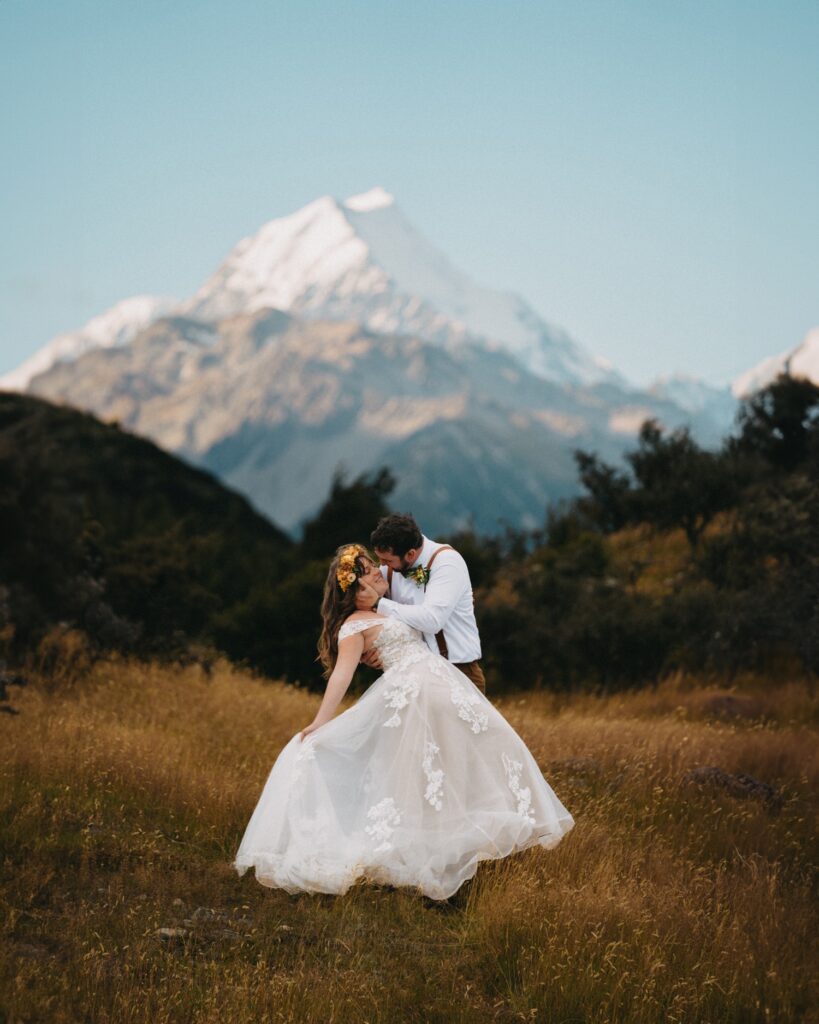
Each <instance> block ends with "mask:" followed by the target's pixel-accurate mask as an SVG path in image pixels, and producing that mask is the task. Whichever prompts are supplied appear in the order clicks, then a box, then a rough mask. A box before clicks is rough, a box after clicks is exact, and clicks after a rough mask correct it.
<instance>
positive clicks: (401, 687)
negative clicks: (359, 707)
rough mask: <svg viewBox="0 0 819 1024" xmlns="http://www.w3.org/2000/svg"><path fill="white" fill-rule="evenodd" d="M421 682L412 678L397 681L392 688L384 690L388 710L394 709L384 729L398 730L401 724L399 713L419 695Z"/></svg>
mask: <svg viewBox="0 0 819 1024" xmlns="http://www.w3.org/2000/svg"><path fill="white" fill-rule="evenodd" d="M419 686H420V684H419V682H418V680H417V679H413V678H412V677H409V678H407V677H404V678H402V679H396V681H395V682H394V683H393V685H392V686H388V687H387V688H386V689H385V690H384V703H385V704H386V705H387V707H388V708H393V715H392V717H390V718H388V719H387V721H386V722H384V728H386V729H390V728H393V729H394V728H397V727H398V726H399V725H400V724H401V716H400V715H399V714H398V712H399V711H401V710H403V709H404V708H405V707H406V706H407V704H409V702H410V700H411V699H412V698H413V697H416V696H417V695H418V689H419Z"/></svg>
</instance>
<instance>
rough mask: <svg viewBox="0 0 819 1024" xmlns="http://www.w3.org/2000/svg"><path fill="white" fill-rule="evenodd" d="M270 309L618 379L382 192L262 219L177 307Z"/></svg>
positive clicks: (571, 373)
mask: <svg viewBox="0 0 819 1024" xmlns="http://www.w3.org/2000/svg"><path fill="white" fill-rule="evenodd" d="M268 306H272V307H276V308H279V309H283V310H286V311H287V312H289V313H292V314H295V315H299V316H303V317H309V318H316V319H330V320H354V321H356V322H358V323H361V324H363V325H364V326H366V327H368V328H369V329H371V330H375V331H378V332H380V333H384V334H412V335H415V336H417V337H422V338H425V339H427V340H429V341H433V342H436V343H439V344H444V345H445V346H447V347H452V346H457V345H459V344H461V343H463V342H465V341H467V342H468V341H472V342H479V343H483V344H488V345H490V346H496V347H499V348H502V349H504V350H505V351H507V352H509V353H511V354H512V355H513V356H514V357H515V358H517V359H518V360H519V361H520V362H521V363H523V365H524V366H526V368H527V369H529V370H530V371H531V372H533V373H535V374H537V375H538V376H541V377H544V378H546V379H551V380H556V381H559V382H562V383H571V384H593V383H596V382H598V381H601V380H614V379H619V377H618V376H617V375H616V374H615V373H613V371H612V370H611V368H610V366H609V365H608V364H607V363H605V362H604V361H603V360H598V359H595V358H594V357H593V356H591V355H590V354H588V353H586V352H585V351H584V350H583V349H582V348H580V346H578V345H577V344H575V343H574V342H573V341H572V339H571V338H570V337H569V336H568V335H567V334H566V333H565V332H564V331H561V330H560V329H558V328H555V327H553V326H551V325H549V324H547V323H546V322H545V321H544V320H543V319H542V318H541V317H540V316H539V315H538V314H537V313H536V312H535V311H534V310H533V309H532V308H531V307H530V306H529V305H527V303H526V302H524V300H523V299H522V298H520V297H519V296H517V295H514V294H512V293H508V292H500V291H496V290H494V289H490V288H485V287H483V286H481V285H479V284H476V283H475V282H474V281H472V280H471V279H470V278H469V277H467V276H466V275H465V274H463V273H461V272H460V271H459V270H457V269H456V268H455V267H453V266H452V264H451V263H450V262H449V261H448V260H447V258H446V257H445V256H444V255H443V254H442V253H441V252H440V251H439V250H438V249H437V248H436V247H435V246H434V245H432V243H430V242H429V241H428V240H427V239H426V238H424V236H423V235H421V234H420V233H419V232H418V231H416V230H415V228H414V227H413V226H412V225H411V224H410V223H409V221H407V219H406V218H405V217H404V215H403V214H402V213H401V211H400V209H399V207H398V205H397V204H396V202H395V199H394V197H393V196H392V195H390V193H389V192H387V191H386V190H385V189H383V188H381V187H376V188H373V189H371V190H370V191H369V192H363V193H361V194H359V195H355V196H351V197H350V198H349V199H347V200H346V201H344V202H343V203H341V202H339V201H338V200H336V199H334V198H332V197H331V196H323V197H321V198H320V199H316V200H314V201H313V202H312V203H308V205H307V206H305V207H303V208H302V209H300V210H297V211H296V212H295V213H293V214H290V215H289V216H287V217H280V218H277V219H276V220H272V221H269V222H268V223H267V224H265V225H263V226H262V227H261V228H260V229H259V231H257V232H256V234H254V235H251V236H249V237H247V238H244V239H242V240H241V241H240V242H239V243H238V244H237V245H236V246H235V248H234V249H233V250H232V251H231V252H230V253H229V254H228V256H227V258H226V259H225V260H224V262H223V263H222V264H221V266H220V267H219V268H218V269H217V270H216V272H215V273H214V274H212V275H211V276H210V277H209V278H208V279H207V280H206V281H205V282H204V284H203V285H202V286H201V287H200V288H199V290H198V291H197V292H196V293H195V295H194V296H193V297H192V298H191V299H190V300H188V301H187V302H185V303H183V304H182V305H181V306H180V307H179V312H180V313H182V314H183V315H187V316H191V317H194V318H196V319H199V320H211V321H217V320H221V319H224V318H225V317H227V316H232V315H235V314H237V313H240V312H242V313H250V312H253V311H254V310H257V309H261V308H263V307H268Z"/></svg>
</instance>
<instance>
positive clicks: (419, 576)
mask: <svg viewBox="0 0 819 1024" xmlns="http://www.w3.org/2000/svg"><path fill="white" fill-rule="evenodd" d="M404 576H405V577H406V578H407V579H408V580H412V581H413V583H414V584H415V585H416V586H418V587H425V586H426V585H427V583H429V569H428V568H427V567H426V566H425V565H417V566H416V567H415V568H414V569H407V571H406V572H405V573H404Z"/></svg>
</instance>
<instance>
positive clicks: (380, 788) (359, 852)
mask: <svg viewBox="0 0 819 1024" xmlns="http://www.w3.org/2000/svg"><path fill="white" fill-rule="evenodd" d="M373 621H374V620H373V619H357V620H352V621H348V622H346V623H344V625H343V626H342V627H341V630H340V632H339V640H342V639H343V638H344V637H345V636H349V635H351V634H353V633H357V632H359V631H360V630H363V629H366V628H368V627H370V626H372V625H373ZM375 621H376V622H378V621H379V620H375ZM375 646H376V647H377V649H378V652H379V654H380V656H381V662H382V665H383V668H384V673H383V675H381V676H380V677H379V678H378V679H377V680H376V681H375V682H374V683H373V685H372V686H371V687H370V688H369V689H368V690H367V691H366V693H365V694H364V695H363V696H362V697H361V699H360V700H359V701H358V702H357V703H356V704H355V705H353V706H352V707H351V708H349V709H348V710H347V711H344V712H343V713H342V714H340V715H338V716H337V717H336V718H334V719H333V720H332V721H330V722H327V723H326V724H325V725H323V726H321V728H319V729H317V730H316V731H315V732H314V733H311V734H310V735H309V736H308V737H307V738H306V739H305V740H304V741H302V740H300V738H299V735H298V734H297V735H296V736H294V737H293V738H292V739H291V740H290V741H289V743H287V745H286V746H285V747H284V749H283V750H282V752H281V753H280V754H279V757H278V758H277V760H276V763H275V764H274V765H273V768H272V770H271V772H270V775H269V776H268V779H267V782H266V783H265V786H264V789H263V791H262V794H261V797H260V798H259V802H258V804H257V805H256V808H255V810H254V811H253V815H252V817H251V819H250V821H249V823H248V826H247V829H246V831H245V834H244V837H243V838H242V842H241V844H240V846H239V850H238V852H237V854H236V857H235V860H234V863H233V866H234V867H235V868H236V870H237V871H238V872H239V874H240V875H243V874H244V873H245V872H246V871H247V870H248V868H250V867H253V868H255V871H256V879H257V880H258V881H259V882H261V883H262V884H263V885H267V886H271V887H273V888H281V889H285V890H287V891H288V892H290V893H295V892H324V893H343V892H346V891H347V889H348V888H349V887H350V886H351V885H352V884H353V883H354V882H356V881H359V880H366V881H373V882H380V883H386V884H389V885H395V886H412V887H415V888H418V889H420V890H421V891H422V892H423V893H424V894H425V895H426V896H429V897H431V898H433V899H446V898H448V897H449V896H451V895H452V894H453V893H454V892H456V890H457V889H458V888H459V887H460V886H461V884H462V883H463V882H465V881H466V880H467V879H468V878H471V877H472V876H473V875H474V874H475V871H476V868H477V865H478V862H479V861H481V860H488V859H493V858H498V857H505V856H506V855H507V854H509V853H512V852H513V851H515V850H522V849H524V848H525V847H528V846H533V845H535V844H539V845H540V846H544V847H547V848H549V847H552V846H555V845H556V844H557V843H558V842H559V841H560V840H561V838H562V837H563V836H564V835H565V834H566V833H567V832H568V831H569V829H571V828H572V826H573V825H574V820H573V818H572V816H571V815H570V814H569V812H568V811H567V810H566V808H565V807H564V806H563V804H562V803H561V802H560V800H558V798H557V796H556V795H555V793H554V792H553V790H552V788H551V787H550V786H549V784H548V782H546V780H545V779H544V777H543V774H542V773H541V771H540V769H539V768H538V766H537V762H536V761H535V759H534V758H533V757H532V755H531V754H530V753H529V750H528V748H527V747H526V745H525V743H524V742H523V740H522V739H521V738H520V736H518V734H517V733H516V732H515V730H514V729H513V728H512V726H511V725H509V723H508V722H507V721H506V719H505V718H504V717H503V716H502V715H501V714H500V712H499V711H497V710H496V709H495V708H494V707H493V706H492V704H490V702H489V701H488V700H487V699H486V697H485V696H484V695H483V694H482V693H481V691H480V690H479V689H478V687H477V686H475V684H474V683H472V682H471V681H470V680H469V679H467V677H466V676H465V675H464V674H463V673H462V672H461V671H460V670H459V669H457V668H455V667H454V666H453V665H451V664H450V663H449V662H448V661H446V659H444V658H442V657H441V656H440V655H438V654H433V653H432V651H431V650H430V649H429V648H428V647H427V645H426V643H425V642H424V639H423V637H422V636H421V634H420V633H419V632H418V631H417V630H415V629H413V628H412V627H410V626H407V625H406V624H404V623H403V622H400V621H398V620H397V619H383V620H382V622H381V629H380V631H379V633H378V635H377V637H376V640H375Z"/></svg>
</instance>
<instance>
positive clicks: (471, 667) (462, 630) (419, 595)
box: [356, 514, 486, 693]
mask: <svg viewBox="0 0 819 1024" xmlns="http://www.w3.org/2000/svg"><path fill="white" fill-rule="evenodd" d="M370 543H371V545H372V548H373V551H374V552H375V554H376V556H377V557H378V559H379V560H380V562H381V565H382V569H381V572H382V574H383V575H384V576H385V577H386V579H387V582H388V584H389V589H388V590H387V596H386V597H379V596H378V594H377V593H376V592H375V590H374V589H373V588H372V587H370V586H368V585H367V584H366V583H363V582H362V583H361V584H360V586H359V588H358V594H357V597H356V607H357V608H358V609H359V610H362V611H367V610H370V609H372V610H373V611H377V612H378V614H379V615H384V616H386V617H387V618H394V619H400V620H401V621H402V622H406V623H407V625H408V626H414V627H415V628H416V629H418V630H420V631H421V632H422V633H423V634H424V639H425V640H426V642H427V646H428V647H429V648H430V649H431V650H433V651H435V652H436V653H439V654H442V655H443V656H444V657H445V658H448V659H449V661H451V662H452V663H453V664H454V665H455V666H456V668H459V669H460V670H461V671H462V672H463V673H464V675H465V676H468V678H469V679H471V680H472V682H473V683H474V684H475V685H476V686H477V687H479V688H480V689H481V690H482V691H483V692H484V693H486V680H485V678H484V674H483V669H482V668H481V665H480V661H479V659H480V657H481V640H480V637H479V636H478V625H477V623H476V622H475V607H474V603H473V600H472V583H471V581H470V579H469V570H468V569H467V566H466V562H465V561H464V559H463V557H462V556H461V555H459V554H458V552H457V551H455V549H454V548H451V547H449V546H448V545H446V544H437V543H436V542H435V541H433V540H430V539H429V538H428V537H425V536H424V535H423V534H422V533H421V531H420V529H419V528H418V524H417V523H416V522H415V520H414V519H413V518H412V516H410V515H398V514H393V515H389V516H384V518H383V519H380V520H379V522H378V525H377V526H376V528H375V529H374V530H373V532H372V535H371V536H370ZM370 654H371V655H373V654H375V652H373V651H371V652H370ZM365 661H366V662H367V664H369V665H371V666H372V667H374V668H378V667H380V666H379V665H378V663H377V654H376V656H375V663H373V659H370V658H367V659H365Z"/></svg>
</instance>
